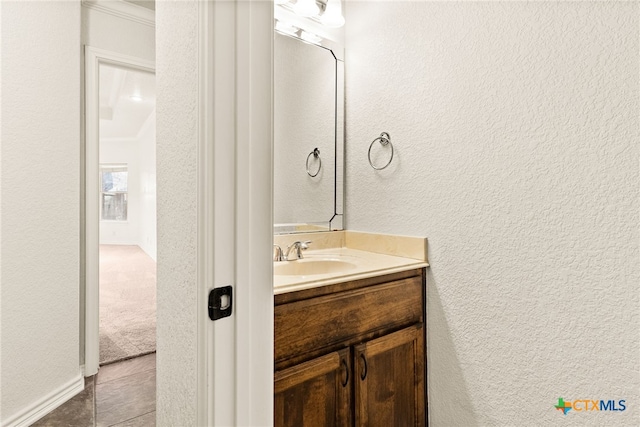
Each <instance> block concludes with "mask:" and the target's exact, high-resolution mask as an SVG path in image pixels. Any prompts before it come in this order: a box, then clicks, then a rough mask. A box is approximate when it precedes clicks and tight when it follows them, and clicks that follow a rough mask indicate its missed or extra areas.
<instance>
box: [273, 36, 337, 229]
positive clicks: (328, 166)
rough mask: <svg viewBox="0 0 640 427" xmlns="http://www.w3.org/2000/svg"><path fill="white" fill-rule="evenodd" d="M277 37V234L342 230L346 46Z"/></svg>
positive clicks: (275, 45) (275, 103) (275, 138)
mask: <svg viewBox="0 0 640 427" xmlns="http://www.w3.org/2000/svg"><path fill="white" fill-rule="evenodd" d="M274 37H275V39H274V155H273V157H274V160H273V161H274V171H273V173H274V183H273V184H274V190H273V193H274V201H273V210H274V212H273V216H274V233H276V234H286V233H296V232H310V231H330V230H342V228H343V214H344V189H343V181H344V180H343V176H344V56H343V53H344V49H342V48H341V47H338V46H337V45H335V44H332V43H330V42H326V41H322V42H321V44H312V43H307V42H306V41H303V40H301V39H299V38H297V37H293V36H289V35H284V34H281V33H278V32H275V31H274Z"/></svg>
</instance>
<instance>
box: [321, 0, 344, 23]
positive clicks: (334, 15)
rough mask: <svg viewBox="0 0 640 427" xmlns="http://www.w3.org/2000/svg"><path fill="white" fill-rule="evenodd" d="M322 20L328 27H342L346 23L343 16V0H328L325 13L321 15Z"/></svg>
mask: <svg viewBox="0 0 640 427" xmlns="http://www.w3.org/2000/svg"><path fill="white" fill-rule="evenodd" d="M320 22H321V23H322V24H323V25H324V26H325V27H328V28H340V27H342V26H343V25H344V16H342V1H341V0H328V1H327V6H326V8H325V9H324V13H323V14H322V16H321V17H320Z"/></svg>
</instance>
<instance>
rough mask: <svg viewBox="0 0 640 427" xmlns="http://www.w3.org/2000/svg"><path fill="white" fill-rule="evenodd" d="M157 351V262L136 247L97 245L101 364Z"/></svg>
mask: <svg viewBox="0 0 640 427" xmlns="http://www.w3.org/2000/svg"><path fill="white" fill-rule="evenodd" d="M154 351H156V263H155V261H153V259H151V258H150V257H149V256H148V255H147V254H146V253H145V252H144V251H143V250H142V249H140V248H139V247H138V246H121V245H100V364H101V365H105V364H108V363H113V362H116V361H119V360H124V359H130V358H132V357H136V356H141V355H143V354H148V353H152V352H154Z"/></svg>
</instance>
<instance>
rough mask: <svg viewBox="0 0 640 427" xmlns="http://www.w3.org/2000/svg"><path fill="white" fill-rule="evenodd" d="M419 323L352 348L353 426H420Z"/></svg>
mask: <svg viewBox="0 0 640 427" xmlns="http://www.w3.org/2000/svg"><path fill="white" fill-rule="evenodd" d="M424 366H425V357H424V335H423V330H422V324H419V325H415V326H411V327H409V328H406V329H402V330H400V331H398V332H394V333H391V334H388V335H385V336H383V337H380V338H378V339H375V340H372V341H368V342H366V343H364V344H360V345H358V346H356V347H355V353H354V367H355V368H354V376H355V379H354V381H355V396H354V399H355V404H356V410H355V425H356V426H372V427H373V426H384V427H391V426H395V427H408V426H416V427H422V426H424V425H425V424H426V419H425V399H424V396H425V395H424V393H425V391H424V384H425V382H424V375H425V374H424Z"/></svg>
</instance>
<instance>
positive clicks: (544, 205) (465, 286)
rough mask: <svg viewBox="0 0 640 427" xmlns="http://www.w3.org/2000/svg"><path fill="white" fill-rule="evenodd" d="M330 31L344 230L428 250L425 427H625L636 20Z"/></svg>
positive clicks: (575, 12) (424, 6)
mask: <svg viewBox="0 0 640 427" xmlns="http://www.w3.org/2000/svg"><path fill="white" fill-rule="evenodd" d="M346 18H347V27H346V44H347V50H346V52H347V56H346V67H347V84H346V87H347V107H346V108H347V110H346V116H347V144H346V147H347V197H346V200H347V209H346V212H347V220H348V224H347V226H348V229H353V230H364V231H374V232H385V233H398V234H408V235H418V236H428V237H429V258H430V259H429V261H430V264H431V268H430V270H429V277H428V291H427V297H428V302H427V310H428V314H427V319H428V340H427V341H428V346H429V347H428V352H429V360H428V366H429V374H428V376H429V399H430V401H429V411H430V413H431V422H432V425H434V426H472V425H493V426H514V425H518V426H534V425H535V426H538V425H617V426H631V425H638V424H640V410H639V409H638V405H637V402H639V401H640V378H639V375H640V373H639V371H638V366H639V365H640V341H639V340H640V338H639V335H638V330H640V324H639V323H640V317H639V316H638V307H639V300H638V297H639V291H638V284H639V283H640V269H639V268H640V267H639V264H638V255H639V254H638V241H639V233H638V223H639V221H638V208H639V207H640V204H639V203H638V182H639V174H638V136H639V135H638V128H639V126H638V125H639V122H638V107H639V105H638V74H639V66H638V62H639V61H638V47H639V44H638V39H639V37H638V29H639V26H638V24H639V20H638V3H637V2H629V3H627V2H619V3H617V2H566V3H550V2H462V3H461V2H423V3H422V2H421V3H419V2H375V3H372V2H367V3H359V2H347V12H346ZM382 131H386V132H389V133H390V134H391V137H392V141H393V143H394V145H395V147H396V157H395V159H394V161H393V164H392V165H391V166H390V167H389V168H388V170H385V171H382V172H376V171H374V170H373V169H371V167H370V166H369V164H368V162H367V159H366V155H367V151H366V150H367V147H368V144H369V142H370V141H371V140H372V139H373V138H375V137H376V136H377V135H378V134H379V133H380V132H382ZM559 397H563V398H564V399H565V400H569V401H570V400H574V399H594V400H596V399H616V400H618V399H626V401H627V410H626V411H625V412H621V413H611V412H599V413H592V412H582V413H579V412H576V411H571V412H570V413H569V414H567V415H566V416H563V415H562V413H560V412H559V411H557V410H556V409H554V407H553V406H554V405H555V404H556V403H557V400H558V398H559Z"/></svg>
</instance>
